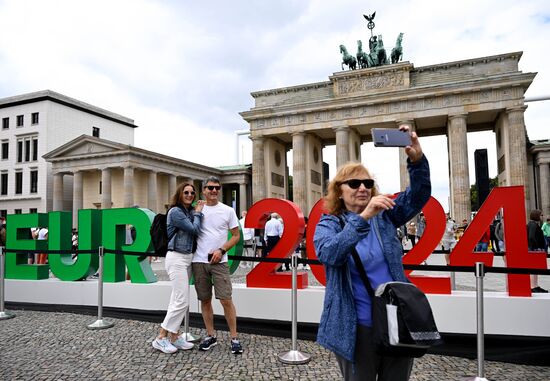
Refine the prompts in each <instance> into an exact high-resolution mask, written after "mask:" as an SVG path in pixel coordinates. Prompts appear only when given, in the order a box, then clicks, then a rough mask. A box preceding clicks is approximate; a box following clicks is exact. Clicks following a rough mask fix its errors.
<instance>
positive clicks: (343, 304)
mask: <svg viewBox="0 0 550 381" xmlns="http://www.w3.org/2000/svg"><path fill="white" fill-rule="evenodd" d="M399 129H400V130H402V131H408V127H406V126H400V127H399ZM410 135H411V141H412V143H411V145H410V146H407V147H406V148H405V152H406V154H407V156H408V159H407V168H408V171H409V177H410V182H411V185H410V187H409V188H407V190H405V191H404V192H402V193H400V194H399V195H398V196H397V198H395V200H393V199H392V198H391V195H388V194H379V192H378V190H377V188H376V187H375V186H374V180H372V176H371V174H370V172H369V171H368V170H367V169H366V168H365V167H364V166H363V165H362V164H360V163H347V164H345V165H344V166H342V167H341V168H339V170H338V173H336V176H335V178H334V179H333V180H332V181H331V182H330V184H329V186H328V194H327V196H326V197H325V208H326V209H327V210H328V212H329V214H324V215H323V216H322V217H321V220H320V221H319V223H318V224H317V228H316V230H315V238H314V244H315V250H316V251H317V256H318V257H319V260H320V261H321V262H322V263H323V265H324V267H325V272H326V277H327V283H326V290H325V302H324V306H323V312H322V315H321V322H320V324H319V331H318V335H317V341H318V342H319V344H321V345H322V346H324V347H326V348H327V349H329V350H331V351H332V352H334V354H335V355H336V359H337V361H338V365H339V366H340V370H341V371H342V375H343V376H344V379H345V380H362V381H364V380H372V381H374V380H378V381H388V380H391V381H399V380H408V379H409V377H410V372H411V369H412V364H413V362H412V358H407V357H384V356H379V355H377V354H376V352H375V350H374V346H373V344H372V336H371V327H372V320H371V298H370V296H369V295H368V293H367V290H366V288H365V285H364V283H363V282H362V281H361V278H360V276H359V273H358V271H357V268H356V266H355V262H354V261H353V257H352V255H351V252H352V249H353V247H355V248H356V250H357V252H358V253H359V256H360V258H361V262H362V264H363V266H364V268H365V271H366V273H367V276H368V278H369V280H370V283H371V284H372V287H373V289H376V287H377V286H378V285H379V284H382V283H385V282H389V281H401V282H407V281H408V280H407V278H406V277H405V274H404V272H403V264H402V262H401V257H402V254H403V249H402V247H401V244H400V242H399V239H398V238H397V235H396V228H397V227H399V226H402V225H404V224H405V223H406V222H407V221H409V220H410V219H411V218H413V217H414V216H415V215H416V214H418V213H419V212H420V211H421V209H422V208H423V207H424V205H425V204H426V202H427V201H428V199H429V198H430V193H431V183H430V169H429V166H428V161H427V159H426V157H425V156H424V155H423V153H422V148H421V147H420V143H419V141H418V137H417V136H416V133H414V132H410ZM342 226H343V228H342ZM377 377H378V378H377Z"/></svg>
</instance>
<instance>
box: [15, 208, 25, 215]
mask: <svg viewBox="0 0 550 381" xmlns="http://www.w3.org/2000/svg"><path fill="white" fill-rule="evenodd" d="M13 212H14V213H15V214H21V213H23V210H22V209H14V210H13Z"/></svg>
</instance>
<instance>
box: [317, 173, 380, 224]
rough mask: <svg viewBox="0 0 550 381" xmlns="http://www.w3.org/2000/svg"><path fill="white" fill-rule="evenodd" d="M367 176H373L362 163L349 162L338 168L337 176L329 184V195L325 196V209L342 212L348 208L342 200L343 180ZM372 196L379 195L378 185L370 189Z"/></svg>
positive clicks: (335, 213)
mask: <svg viewBox="0 0 550 381" xmlns="http://www.w3.org/2000/svg"><path fill="white" fill-rule="evenodd" d="M365 175H366V176H367V177H368V178H369V179H372V176H371V174H370V172H369V170H368V169H367V168H365V166H364V165H363V164H361V163H354V162H348V163H346V164H344V165H342V166H341V167H340V168H338V172H336V176H334V178H333V179H332V181H331V182H330V183H329V184H328V191H327V195H326V196H325V198H324V200H325V209H326V210H327V211H328V213H329V214H334V215H338V214H342V212H343V211H344V210H345V209H346V206H345V205H344V201H343V200H342V198H341V196H342V189H341V188H340V186H341V185H342V181H346V180H349V179H352V178H355V177H363V176H365ZM370 195H371V197H374V196H376V195H378V188H377V187H376V185H375V186H374V187H373V188H372V189H371V191H370Z"/></svg>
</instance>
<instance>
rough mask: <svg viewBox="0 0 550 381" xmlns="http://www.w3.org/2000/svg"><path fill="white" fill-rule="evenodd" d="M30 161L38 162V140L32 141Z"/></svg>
mask: <svg viewBox="0 0 550 381" xmlns="http://www.w3.org/2000/svg"><path fill="white" fill-rule="evenodd" d="M32 160H33V161H36V160H38V139H37V138H33V139H32Z"/></svg>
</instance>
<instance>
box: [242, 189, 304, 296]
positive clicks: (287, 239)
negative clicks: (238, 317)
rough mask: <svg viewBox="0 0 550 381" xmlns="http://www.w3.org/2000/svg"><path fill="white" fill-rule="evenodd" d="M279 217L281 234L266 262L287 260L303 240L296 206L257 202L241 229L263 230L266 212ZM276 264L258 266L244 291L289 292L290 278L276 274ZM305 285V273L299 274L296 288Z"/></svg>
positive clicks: (300, 215) (271, 200)
mask: <svg viewBox="0 0 550 381" xmlns="http://www.w3.org/2000/svg"><path fill="white" fill-rule="evenodd" d="M268 211H273V212H276V213H278V214H279V215H280V216H281V218H282V219H283V222H284V230H283V235H282V236H281V239H280V240H279V242H278V243H277V245H275V247H274V248H273V250H271V252H270V253H269V258H286V257H287V256H289V255H290V254H291V253H293V252H294V250H296V247H298V245H299V243H300V241H301V239H302V237H303V236H304V229H305V222H304V215H303V213H302V211H301V210H300V208H299V207H298V205H296V204H295V203H293V202H291V201H288V200H282V199H278V198H266V199H263V200H260V201H258V202H257V203H255V204H254V205H252V207H251V208H250V209H249V211H248V214H247V215H246V220H245V223H244V226H245V227H247V228H256V229H263V228H264V226H265V223H266V221H267V218H268V217H269V212H268ZM278 265H279V264H278V263H268V262H262V263H259V264H258V266H256V267H255V268H254V269H253V270H252V271H251V272H249V273H248V275H247V276H246V286H247V287H260V288H291V287H292V278H291V275H290V274H279V273H277V272H275V269H276V268H277V267H278ZM307 285H308V278H307V273H304V272H299V273H298V288H305V287H307Z"/></svg>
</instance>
